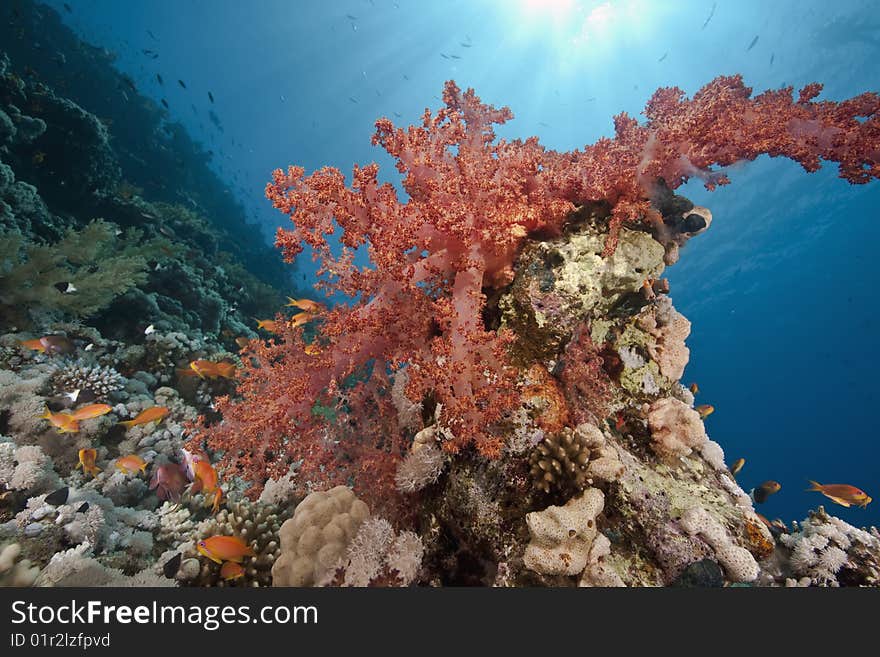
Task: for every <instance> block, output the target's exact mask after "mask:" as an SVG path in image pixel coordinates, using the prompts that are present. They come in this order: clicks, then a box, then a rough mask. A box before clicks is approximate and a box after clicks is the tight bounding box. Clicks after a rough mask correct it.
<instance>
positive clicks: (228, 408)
mask: <svg viewBox="0 0 880 657" xmlns="http://www.w3.org/2000/svg"><path fill="white" fill-rule="evenodd" d="M820 89H821V87H819V86H818V85H810V86H808V87H806V88H804V89H803V90H802V91H801V93H800V96H799V98H798V100H797V101H795V100H794V99H793V97H792V93H791V89H783V90H780V91H769V92H766V93H764V94H761V95H760V96H757V97H755V98H752V97H751V89H749V88H747V87H745V86H744V85H743V83H742V80H741V78H740V77H739V76H733V77H720V78H717V79H715V80H713V81H712V82H710V83H709V84H708V85H706V86H705V87H703V88H702V89H701V90H700V91H699V92H698V93H697V94H695V95H694V97H693V99H691V100H687V99H684V97H683V94H682V92H681V91H680V90H679V89H676V88H669V89H661V90H659V91H657V92H656V93H655V94H654V96H653V97H652V98H651V100H650V101H649V103H648V106H647V108H646V111H645V114H646V115H647V117H648V121H647V123H646V124H645V125H639V124H638V122H637V121H635V120H634V119H632V118H630V117H628V116H627V115H626V114H621V115H619V116H617V117H615V120H614V124H615V133H616V134H615V137H614V138H613V139H607V138H603V139H600V140H599V141H597V142H596V143H595V144H593V145H590V146H587V147H585V148H584V149H583V150H582V151H577V150H576V151H573V152H570V153H556V152H552V151H546V150H545V149H544V148H543V147H542V146H540V145H539V144H538V141H537V139H536V138H531V139H528V140H526V141H519V140H514V141H506V140H499V139H496V138H495V134H494V132H493V129H492V126H493V124H496V123H504V122H505V121H507V120H508V119H510V118H511V113H510V110H508V109H507V108H502V109H496V108H494V107H492V106H490V105H484V104H483V103H481V102H480V99H479V98H478V97H477V96H476V95H475V94H474V92H473V90H468V91H466V92H464V93H462V92H461V90H460V89H459V88H458V87H457V86H456V85H455V83H453V82H447V83H446V86H445V89H444V93H443V101H444V105H445V107H444V108H442V109H441V110H440V111H439V112H438V113H437V114H436V115H432V114H431V113H430V112H429V111H428V110H425V113H424V116H423V119H422V122H421V125H420V126H410V127H408V128H407V129H401V128H395V127H394V126H393V125H392V124H391V122H390V121H388V120H387V119H381V120H379V121H377V123H376V133H375V134H374V136H373V143H374V144H377V145H380V146H382V147H383V148H384V149H385V150H386V151H388V153H390V154H391V155H392V156H393V157H394V158H395V159H396V163H397V169H398V171H400V173H401V174H403V187H404V189H405V190H406V192H407V194H408V195H409V198H408V200H406V202H402V201H401V200H400V199H399V198H398V195H397V192H396V191H395V189H394V187H392V186H391V185H389V184H382V185H380V184H379V183H378V179H377V176H378V167H377V165H375V164H371V165H369V166H365V167H355V169H354V174H353V181H352V184H351V186H350V187H347V186H346V184H345V179H344V177H343V175H342V174H341V173H340V172H339V171H337V170H336V169H333V168H324V169H321V170H319V171H316V172H315V173H313V174H312V175H310V176H307V177H306V176H305V171H304V170H303V169H302V168H299V167H290V168H289V169H288V171H287V172H283V171H281V170H278V171H275V172H274V174H273V180H272V182H270V183H269V184H268V185H267V187H266V196H267V197H268V198H269V199H270V200H271V201H272V203H273V204H274V205H275V207H277V208H278V209H279V210H281V211H282V212H284V213H285V214H288V215H289V216H290V218H291V220H292V222H293V228H292V229H287V230H285V229H279V231H278V234H277V238H276V244H277V245H278V246H279V248H281V249H282V251H283V253H284V257H285V258H286V259H287V260H292V259H293V258H294V257H295V256H296V255H297V254H299V253H300V252H301V250H302V248H303V244H308V245H310V246H311V247H312V248H313V249H314V253H315V257H316V258H318V259H320V261H321V267H320V270H319V272H320V274H321V275H322V276H323V277H324V279H325V280H324V282H323V283H322V285H323V287H324V288H325V289H327V290H328V291H330V292H341V293H343V294H346V295H349V296H350V297H352V298H353V299H356V301H354V302H353V304H352V305H351V306H345V305H340V306H337V307H336V308H335V309H333V310H331V311H329V312H327V313H325V314H324V315H323V316H322V318H321V320H320V321H321V325H320V330H319V333H318V336H319V337H318V340H317V342H316V343H314V344H313V345H311V346H310V348H309V349H308V351H307V350H306V347H307V345H306V343H305V341H304V340H303V333H302V330H301V329H299V328H288V329H285V330H284V331H282V334H281V335H280V336H279V337H278V339H277V341H275V342H271V343H270V344H268V345H263V344H255V345H254V346H253V347H252V348H250V350H249V351H248V353H247V354H246V357H245V359H244V360H245V368H244V370H243V375H242V377H241V383H240V385H239V389H238V393H239V399H236V400H231V399H222V400H220V401H219V402H218V408H219V410H220V411H221V412H222V414H223V417H224V421H223V422H222V423H220V424H217V425H214V426H213V427H210V428H209V429H208V430H206V431H205V434H204V438H205V439H206V441H207V443H208V445H209V447H211V448H212V449H216V450H222V451H223V452H224V457H223V460H224V463H225V464H226V465H227V466H230V467H232V468H234V469H235V471H236V472H238V473H239V474H241V475H242V476H244V477H246V478H248V479H251V480H252V481H253V482H254V483H255V484H256V485H257V486H256V488H255V489H254V490H259V488H260V487H261V485H262V482H263V481H264V480H265V478H266V477H267V476H270V475H278V474H282V473H283V472H285V471H286V470H287V468H288V467H289V466H290V464H291V463H294V462H302V463H301V466H300V468H301V470H300V472H301V475H300V476H301V479H305V480H308V481H309V482H310V483H311V484H313V485H323V486H328V485H331V484H332V483H336V482H340V481H343V480H344V481H346V482H353V483H355V485H356V486H358V485H361V486H364V485H369V487H370V488H372V489H374V492H375V493H377V494H378V495H379V496H381V495H382V494H384V491H387V489H389V488H390V486H391V483H390V482H391V476H390V474H391V471H392V470H393V466H394V465H395V464H396V462H397V460H398V459H399V458H400V457H401V454H402V452H403V450H404V449H405V445H404V443H403V442H402V441H403V430H402V428H401V427H398V426H396V425H395V424H394V422H393V421H391V420H389V418H388V417H387V415H389V414H390V415H394V413H393V411H390V410H389V409H387V408H384V404H383V403H382V402H381V401H377V400H381V399H382V396H383V394H387V393H383V389H385V388H387V377H388V376H389V374H390V375H391V376H393V373H394V372H395V371H396V370H398V369H399V368H402V367H405V368H406V370H407V376H408V382H407V385H406V393H407V395H408V397H409V398H410V400H411V401H412V402H414V403H420V402H422V401H427V400H431V401H432V402H434V403H436V404H439V405H440V409H441V411H440V414H439V421H440V422H441V423H442V424H443V425H444V427H445V429H447V430H448V431H444V435H446V436H447V440H446V443H445V444H444V447H445V448H446V449H447V450H449V451H453V452H454V451H457V450H459V449H461V448H464V447H467V446H469V445H475V446H476V447H477V448H478V449H479V451H480V452H481V453H483V454H484V455H486V456H494V455H496V454H497V453H498V452H499V449H500V446H501V438H500V436H499V433H498V432H496V430H495V427H494V426H493V425H494V424H495V423H496V421H497V420H500V419H501V418H502V417H503V416H504V414H505V412H506V411H507V410H509V409H511V408H513V407H514V406H515V405H516V404H517V403H518V400H519V399H520V397H519V395H518V393H517V390H516V380H517V377H516V372H515V371H513V369H512V368H511V366H510V365H509V363H508V359H507V355H506V348H507V345H508V343H509V341H510V340H511V339H512V337H511V336H510V335H509V334H507V333H506V332H505V331H493V330H490V329H489V328H487V327H486V325H485V322H484V319H483V310H484V306H485V295H484V291H487V290H489V291H491V290H497V289H499V288H502V287H503V286H505V285H506V284H507V283H509V282H510V281H511V279H512V276H513V269H512V267H513V264H514V260H515V257H516V255H517V253H518V251H519V248H520V246H521V244H522V242H523V240H524V239H526V237H527V236H529V235H533V234H540V235H542V236H545V235H549V234H554V233H557V232H559V231H560V230H561V227H562V224H563V222H564V220H565V218H566V216H567V214H568V213H569V211H570V210H572V209H573V208H574V207H575V206H576V205H579V204H582V203H585V202H588V201H607V202H609V203H610V204H611V205H612V208H613V210H612V214H611V219H610V224H609V237H608V239H607V242H606V249H605V251H606V254H608V253H611V252H612V251H613V250H614V248H615V245H616V241H617V234H618V231H619V229H620V226H621V225H623V224H624V223H628V224H636V223H639V222H641V221H643V217H644V216H645V215H646V213H647V212H648V209H649V208H648V206H649V201H648V199H649V197H650V195H651V191H652V187H653V185H654V182H655V181H656V179H657V178H658V177H662V178H664V179H665V180H666V182H667V184H668V185H669V186H670V187H671V188H675V187H677V186H679V185H680V184H682V183H683V182H684V181H686V180H687V179H688V178H690V177H693V176H698V177H700V178H702V179H703V180H704V181H705V183H706V186H707V187H709V188H710V189H711V188H713V187H714V186H715V185H718V184H725V183H726V182H727V179H726V178H725V177H724V176H723V174H722V173H720V172H718V171H716V170H713V167H714V166H725V165H729V164H732V163H733V162H736V161H738V160H750V159H754V158H755V157H757V156H758V155H760V154H762V153H766V154H769V155H771V156H777V155H782V156H786V157H789V158H791V159H794V160H796V161H798V162H800V163H801V164H802V165H803V166H804V168H805V169H807V170H808V171H813V170H815V169H816V168H818V166H819V162H820V160H821V159H826V160H834V161H837V162H839V163H840V170H841V176H842V177H844V178H846V179H847V180H849V181H850V182H853V183H863V182H867V181H868V180H870V179H871V178H878V177H880V164H878V161H880V151H878V143H880V119H878V110H880V97H878V96H877V95H876V94H870V93H868V94H862V95H861V96H858V97H856V98H853V99H851V100H847V101H844V102H841V103H833V102H814V100H813V99H814V98H815V96H816V94H817V93H818V92H819V91H820ZM860 117H861V118H862V119H863V120H860ZM330 236H334V239H335V240H338V243H339V244H341V250H340V251H339V254H338V255H334V247H333V246H332V245H334V244H335V241H334V242H331V241H330V240H331V238H330ZM360 247H366V249H367V253H368V255H369V259H370V264H369V266H367V267H357V266H356V265H355V264H354V254H355V251H356V250H357V249H358V248H360ZM588 340H589V336H588V335H587V334H585V333H584V334H582V335H581V336H580V339H579V340H576V341H575V343H574V344H573V345H572V347H571V348H570V349H569V351H568V353H567V355H566V358H567V359H568V361H569V363H568V364H567V366H566V370H564V371H563V379H564V383H565V385H566V389H567V392H568V393H569V403H570V404H571V405H572V407H573V409H574V410H575V411H577V414H579V415H581V416H584V417H586V416H588V415H591V414H592V415H598V416H601V414H602V412H604V410H605V408H606V405H607V400H608V395H609V392H608V390H607V377H605V375H604V373H603V372H601V371H600V369H601V368H600V365H599V364H600V363H601V360H600V358H599V357H598V354H597V353H595V351H596V350H595V348H594V347H593V346H592V345H591V343H589V342H588ZM585 386H586V387H585ZM316 405H317V406H316ZM322 409H323V410H322ZM319 410H320V411H321V413H319V414H316V412H317V411H319ZM450 436H451V437H450ZM380 464H381V465H380ZM359 482H360V483H359ZM364 482H369V483H368V484H366V483H364Z"/></svg>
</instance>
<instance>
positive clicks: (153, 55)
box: [141, 48, 159, 59]
mask: <svg viewBox="0 0 880 657" xmlns="http://www.w3.org/2000/svg"><path fill="white" fill-rule="evenodd" d="M141 52H142V53H144V54H145V55H146V56H147V57H149V58H150V59H156V58H157V57H158V56H159V53H157V52H156V51H155V50H150V49H149V48H144V49H143V50H141Z"/></svg>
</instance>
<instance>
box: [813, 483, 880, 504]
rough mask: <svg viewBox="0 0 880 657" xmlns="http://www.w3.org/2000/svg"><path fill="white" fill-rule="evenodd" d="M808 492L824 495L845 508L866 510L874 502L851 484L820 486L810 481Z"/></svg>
mask: <svg viewBox="0 0 880 657" xmlns="http://www.w3.org/2000/svg"><path fill="white" fill-rule="evenodd" d="M807 490H808V491H810V492H813V491H816V492H818V493H822V494H823V495H824V496H825V497H827V498H828V499H829V500H831V501H832V502H834V503H835V504H839V505H840V506H844V507H850V506H859V507H861V508H863V509H864V508H866V507H867V506H868V505H869V504H870V503H871V501H872V498H871V496H870V495H868V494H867V493H866V492H865V491H863V490H862V489H860V488H856V487H855V486H850V485H849V484H820V483H818V482H816V481H813V480H810V487H809V488H808V489H807Z"/></svg>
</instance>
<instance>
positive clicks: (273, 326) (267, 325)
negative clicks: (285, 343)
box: [257, 319, 281, 333]
mask: <svg viewBox="0 0 880 657" xmlns="http://www.w3.org/2000/svg"><path fill="white" fill-rule="evenodd" d="M257 328H258V329H263V330H264V331H269V333H278V331H279V330H280V329H281V325H280V324H279V323H278V322H277V321H275V320H274V319H258V320H257Z"/></svg>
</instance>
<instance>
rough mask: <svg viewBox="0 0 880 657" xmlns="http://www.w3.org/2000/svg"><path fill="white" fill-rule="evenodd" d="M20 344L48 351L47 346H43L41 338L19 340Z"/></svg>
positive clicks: (28, 347)
mask: <svg viewBox="0 0 880 657" xmlns="http://www.w3.org/2000/svg"><path fill="white" fill-rule="evenodd" d="M18 344H20V345H21V346H22V347H25V348H27V349H33V350H34V351H39V352H40V353H43V352H44V351H46V347H44V346H43V343H42V342H40V338H35V339H33V340H19V342H18Z"/></svg>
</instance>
